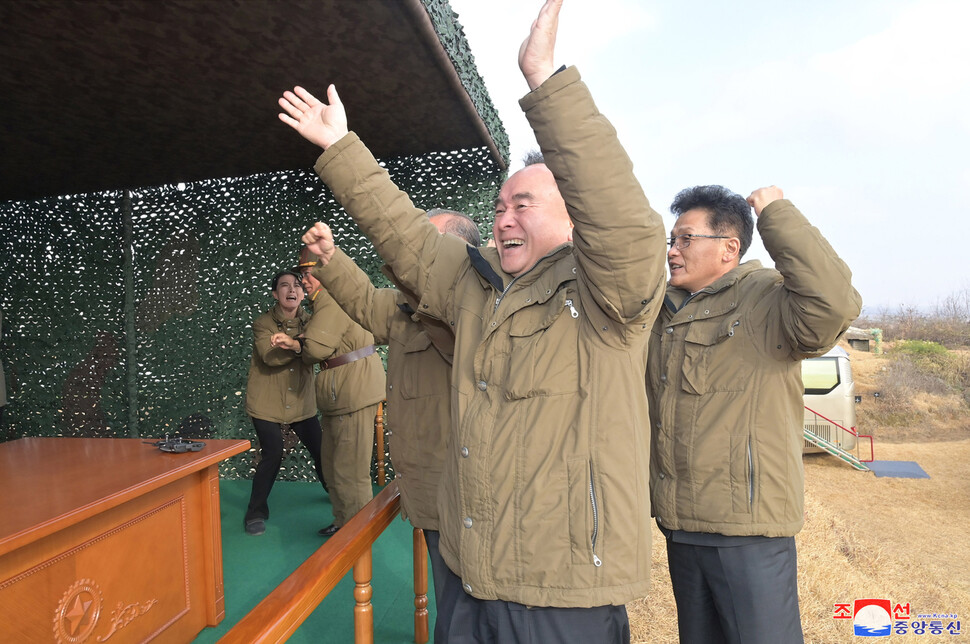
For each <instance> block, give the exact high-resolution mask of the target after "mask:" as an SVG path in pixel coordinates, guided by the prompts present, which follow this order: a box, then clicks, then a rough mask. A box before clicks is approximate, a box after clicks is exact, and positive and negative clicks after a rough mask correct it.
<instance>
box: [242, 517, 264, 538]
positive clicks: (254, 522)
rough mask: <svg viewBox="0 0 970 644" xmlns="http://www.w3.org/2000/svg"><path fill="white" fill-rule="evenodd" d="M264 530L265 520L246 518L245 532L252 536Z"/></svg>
mask: <svg viewBox="0 0 970 644" xmlns="http://www.w3.org/2000/svg"><path fill="white" fill-rule="evenodd" d="M264 532H266V522H265V521H264V520H263V519H246V534H251V535H253V536H254V537H255V536H259V535H261V534H263V533H264Z"/></svg>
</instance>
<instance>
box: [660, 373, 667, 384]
mask: <svg viewBox="0 0 970 644" xmlns="http://www.w3.org/2000/svg"><path fill="white" fill-rule="evenodd" d="M660 381H661V382H667V374H663V375H661V376H660Z"/></svg>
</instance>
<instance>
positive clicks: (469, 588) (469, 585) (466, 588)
mask: <svg viewBox="0 0 970 644" xmlns="http://www.w3.org/2000/svg"><path fill="white" fill-rule="evenodd" d="M461 587H462V588H464V589H465V592H466V593H468V594H469V595H471V594H472V585H471V584H462V585H461Z"/></svg>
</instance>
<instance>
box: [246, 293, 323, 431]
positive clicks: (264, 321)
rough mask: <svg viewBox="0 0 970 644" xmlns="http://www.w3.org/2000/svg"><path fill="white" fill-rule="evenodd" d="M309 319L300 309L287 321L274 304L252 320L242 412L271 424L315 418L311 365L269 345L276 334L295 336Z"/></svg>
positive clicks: (302, 330)
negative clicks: (250, 345) (247, 375)
mask: <svg viewBox="0 0 970 644" xmlns="http://www.w3.org/2000/svg"><path fill="white" fill-rule="evenodd" d="M309 321H310V316H309V315H308V314H307V313H306V311H304V310H302V309H298V310H297V317H295V318H292V319H287V318H286V317H284V315H283V312H282V310H281V309H280V306H279V305H278V304H277V305H276V306H274V307H273V308H272V309H270V310H269V311H267V312H266V313H263V314H262V315H260V316H259V317H258V318H256V319H255V320H254V321H253V356H252V358H251V359H250V362H249V380H248V381H247V383H246V413H247V414H249V415H250V416H252V417H253V418H259V419H261V420H266V421H269V422H271V423H295V422H297V421H300V420H306V419H307V418H310V417H311V416H314V415H316V413H317V407H316V404H314V399H313V366H312V365H308V364H304V363H303V361H302V360H301V359H300V356H298V355H297V354H296V353H294V352H293V351H290V350H289V349H279V348H273V347H272V346H270V338H272V337H273V335H274V334H276V333H281V332H282V333H286V334H287V335H289V336H290V337H296V336H298V335H300V334H301V333H303V332H304V330H305V329H306V325H307V323H308V322H309Z"/></svg>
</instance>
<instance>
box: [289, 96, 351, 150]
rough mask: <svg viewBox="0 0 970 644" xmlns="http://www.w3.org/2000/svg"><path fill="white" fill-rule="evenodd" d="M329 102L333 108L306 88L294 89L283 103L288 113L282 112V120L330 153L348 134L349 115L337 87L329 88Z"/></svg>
mask: <svg viewBox="0 0 970 644" xmlns="http://www.w3.org/2000/svg"><path fill="white" fill-rule="evenodd" d="M327 100H328V101H329V102H330V104H329V105H328V104H327V103H324V102H323V101H321V100H319V99H318V98H316V97H315V96H314V95H313V94H311V93H310V92H308V91H306V90H305V89H303V88H302V87H299V86H297V87H294V88H293V91H292V92H290V91H286V92H283V98H281V99H280V100H279V104H280V107H282V108H283V110H284V112H285V114H284V113H280V120H281V121H283V122H284V123H286V124H287V125H289V126H290V127H291V128H293V129H294V130H296V131H297V132H299V133H300V136H302V137H303V138H304V139H306V140H307V141H309V142H311V143H315V144H317V145H319V146H320V147H321V148H323V149H324V150H326V149H327V148H329V147H330V146H331V145H333V144H334V143H336V142H337V141H339V140H340V139H341V138H343V136H344V135H345V134H347V113H346V112H345V110H344V104H343V103H341V102H340V97H339V96H337V88H336V87H334V86H333V85H331V86H330V87H328V88H327Z"/></svg>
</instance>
